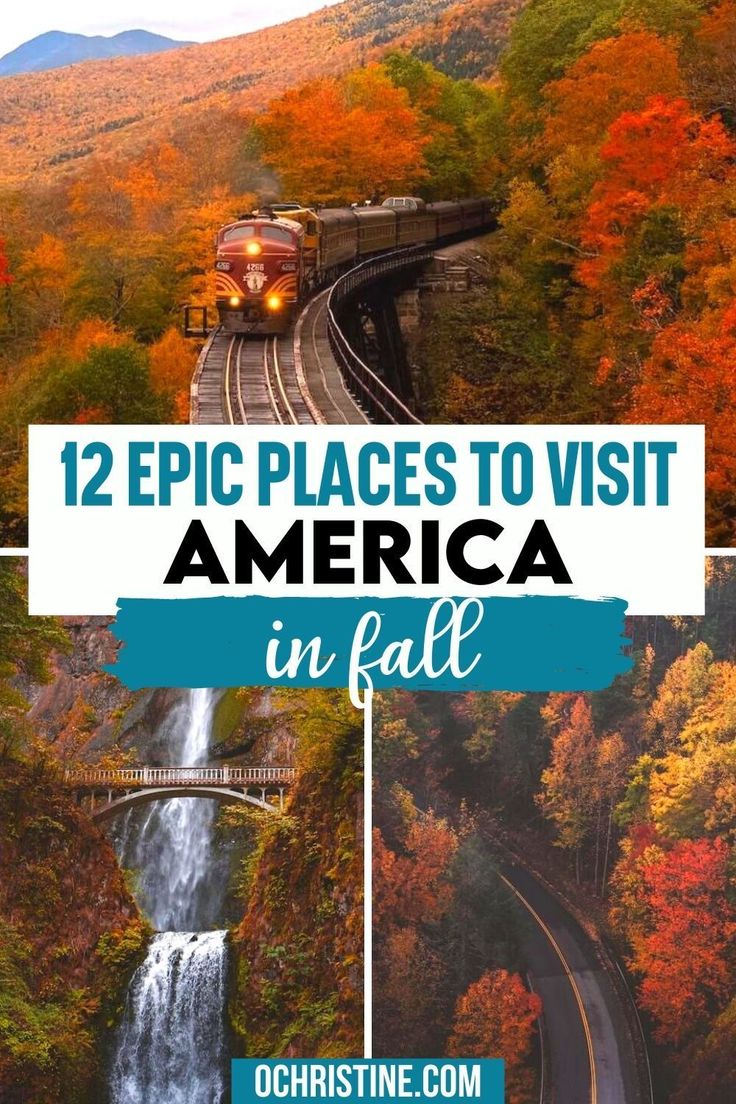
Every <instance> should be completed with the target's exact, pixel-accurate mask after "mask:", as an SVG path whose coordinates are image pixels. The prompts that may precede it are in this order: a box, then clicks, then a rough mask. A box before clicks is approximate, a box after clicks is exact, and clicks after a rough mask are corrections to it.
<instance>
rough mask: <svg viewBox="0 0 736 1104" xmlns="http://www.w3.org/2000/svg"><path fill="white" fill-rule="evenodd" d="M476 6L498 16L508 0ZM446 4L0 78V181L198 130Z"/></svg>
mask: <svg viewBox="0 0 736 1104" xmlns="http://www.w3.org/2000/svg"><path fill="white" fill-rule="evenodd" d="M476 2H477V0H476ZM482 2H484V3H485V4H486V5H487V6H488V7H489V9H491V11H493V10H495V8H496V6H497V5H498V7H499V11H500V12H501V13H505V12H506V9H507V8H508V7H509V5H513V2H514V0H482ZM461 7H462V6H461ZM450 8H453V9H457V10H459V8H458V5H457V4H453V3H452V2H451V0H345V2H344V3H341V4H337V5H335V6H334V7H330V8H323V9H322V10H321V11H318V12H315V13H313V14H312V15H308V16H305V17H303V18H301V19H296V20H292V21H291V22H289V23H284V24H282V25H281V26H277V27H269V28H267V29H266V30H261V31H255V32H253V33H251V34H247V35H240V36H238V37H236V38H230V39H223V40H221V41H219V42H212V43H205V44H202V45H195V46H188V47H185V48H182V49H178V50H171V51H168V52H166V53H160V54H155V55H150V56H148V57H135V58H114V59H111V60H107V61H91V62H88V63H87V64H86V65H83V66H76V67H74V68H71V69H55V70H51V71H49V72H45V73H26V74H21V75H19V76H15V77H10V78H8V79H6V80H2V81H0V184H3V183H5V184H9V183H13V184H18V183H21V182H23V181H25V180H27V179H28V177H29V176H31V175H36V176H39V177H44V178H45V177H47V176H49V175H50V174H54V175H56V174H58V173H60V172H61V173H68V172H71V171H74V169H75V167H76V166H77V165H78V164H85V163H86V161H87V160H88V159H89V158H90V157H92V156H95V155H99V154H103V155H104V154H111V153H116V154H121V155H128V154H133V153H135V152H136V151H138V150H140V149H141V148H142V147H143V146H144V145H145V144H146V143H148V142H150V141H151V140H152V139H156V140H166V139H167V138H170V137H171V136H172V134H175V133H176V131H178V130H181V128H188V129H191V128H194V129H201V130H203V131H207V130H208V129H209V128H211V127H212V126H213V116H212V114H211V109H214V110H215V111H222V110H223V109H226V110H227V111H229V112H230V111H243V110H258V109H259V108H261V107H263V106H264V105H265V104H266V103H267V102H268V101H269V100H270V99H271V98H272V97H273V96H275V95H278V94H279V93H281V92H283V91H284V90H285V89H287V88H289V87H292V86H294V85H297V84H300V83H301V82H303V81H306V80H310V79H312V78H314V77H318V76H323V75H329V74H338V73H342V72H345V71H346V70H347V69H350V68H352V67H354V66H356V65H359V64H362V63H364V62H366V61H369V60H371V59H373V58H378V57H380V56H381V54H382V53H384V52H385V50H386V49H387V47H389V46H391V45H392V44H397V45H398V44H402V43H404V42H405V41H407V40H408V39H409V37H410V36H411V35H412V33H413V32H420V31H421V30H422V29H423V28H427V29H429V28H431V27H432V26H433V24H434V23H435V21H437V20H438V19H440V18H441V16H442V14H443V13H444V12H445V11H446V10H447V9H450ZM504 18H505V15H504ZM487 26H488V25H487ZM216 125H217V122H216V117H214V126H215V127H216ZM212 140H213V141H216V140H217V133H216V130H215V132H214V133H213V136H212Z"/></svg>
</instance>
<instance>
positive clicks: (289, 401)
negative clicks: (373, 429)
mask: <svg viewBox="0 0 736 1104" xmlns="http://www.w3.org/2000/svg"><path fill="white" fill-rule="evenodd" d="M297 343H299V342H297ZM302 345H304V343H303V342H302ZM302 353H305V355H306V354H307V353H308V356H307V357H306V359H307V364H306V365H305V363H304V362H303V360H302V355H301V354H300V353H299V351H295V335H294V334H293V333H292V332H291V331H289V332H288V333H286V334H284V335H283V336H282V337H259V336H251V335H250V334H248V335H241V334H227V333H224V332H223V331H222V330H219V329H218V330H215V332H214V333H213V334H212V335H211V336H210V338H209V340H208V342H207V344H206V345H205V348H204V349H203V351H202V353H201V355H200V364H199V366H198V369H197V375H196V377H195V379H196V394H197V398H196V406H195V421H196V423H197V424H198V425H314V424H315V423H316V424H321V425H324V424H342V425H345V424H349V423H351V422H352V423H358V424H360V423H362V424H365V423H366V422H367V421H368V418H367V416H366V415H365V414H364V413H363V411H362V410H361V409H360V407H358V406H357V405H356V403H355V401H354V400H353V399H352V397H351V396H350V395H349V394H348V392H347V391H346V389H345V385H344V383H343V381H342V379H341V377H340V374H339V371H338V370H337V367H336V366H335V365H334V364H331V366H330V367H328V368H327V369H325V368H324V367H323V363H322V361H323V360H325V359H327V358H326V356H325V352H324V350H321V351H320V350H318V348H317V344H316V343H315V339H314V336H313V335H312V337H311V344H310V347H309V349H308V350H305V348H304V347H302ZM307 377H309V378H307Z"/></svg>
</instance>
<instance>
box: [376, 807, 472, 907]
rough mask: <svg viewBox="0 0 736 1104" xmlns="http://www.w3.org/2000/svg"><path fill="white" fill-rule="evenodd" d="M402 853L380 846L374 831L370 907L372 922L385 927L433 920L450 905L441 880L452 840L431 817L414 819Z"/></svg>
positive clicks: (444, 879) (444, 880)
mask: <svg viewBox="0 0 736 1104" xmlns="http://www.w3.org/2000/svg"><path fill="white" fill-rule="evenodd" d="M405 848H406V852H407V853H406V854H405V855H397V854H395V852H393V851H392V850H391V849H390V848H389V847H387V846H386V844H385V843H384V840H383V836H382V835H381V832H380V830H379V829H378V828H376V829H375V831H374V844H373V877H374V887H373V907H374V911H375V914H376V920H377V922H379V923H380V922H382V921H383V920H384V919H385V920H386V921H387V923H389V924H393V925H401V924H412V923H418V922H419V921H420V920H424V921H430V922H431V921H432V920H438V919H439V918H440V917H441V916H442V915H443V914H444V913H445V912H446V911H447V908H448V906H449V904H450V902H451V900H452V886H451V885H450V882H449V880H448V878H447V872H448V866H449V863H450V860H451V859H452V857H453V855H454V854H455V852H456V850H457V835H456V834H455V832H454V831H453V830H452V828H450V827H449V825H448V824H447V822H446V821H444V820H441V819H439V818H438V817H436V816H435V815H434V814H433V813H431V812H429V813H425V814H423V815H421V816H417V817H416V818H415V819H414V820H413V822H412V824H411V826H410V827H409V830H408V832H407V835H406V841H405Z"/></svg>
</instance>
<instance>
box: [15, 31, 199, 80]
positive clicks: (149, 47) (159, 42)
mask: <svg viewBox="0 0 736 1104" xmlns="http://www.w3.org/2000/svg"><path fill="white" fill-rule="evenodd" d="M188 45H190V43H188V42H176V41H175V40H174V39H173V38H166V37H165V36H164V35H157V34H152V33H151V32H150V31H141V30H133V31H121V32H120V34H116V35H112V36H110V37H105V36H103V35H82V34H67V33H66V32H65V31H47V32H46V34H42V35H38V36H37V37H36V38H32V39H30V40H29V41H28V42H24V43H23V44H22V45H21V46H18V47H17V48H16V49H15V50H11V51H10V53H8V54H5V55H4V56H3V57H1V58H0V77H7V76H14V75H16V74H18V73H35V72H39V71H41V70H44V69H59V68H61V67H62V66H65V65H76V64H77V62H80V61H92V60H99V59H102V58H113V57H136V56H138V55H141V54H155V53H161V52H162V51H164V50H174V49H177V48H178V47H179V46H188Z"/></svg>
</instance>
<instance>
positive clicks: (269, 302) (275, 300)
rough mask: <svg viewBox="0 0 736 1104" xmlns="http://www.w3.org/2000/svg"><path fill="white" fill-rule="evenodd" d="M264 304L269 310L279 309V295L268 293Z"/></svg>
mask: <svg viewBox="0 0 736 1104" xmlns="http://www.w3.org/2000/svg"><path fill="white" fill-rule="evenodd" d="M266 306H267V307H268V309H269V310H270V311H277V310H281V296H280V295H269V296H267V298H266Z"/></svg>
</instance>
